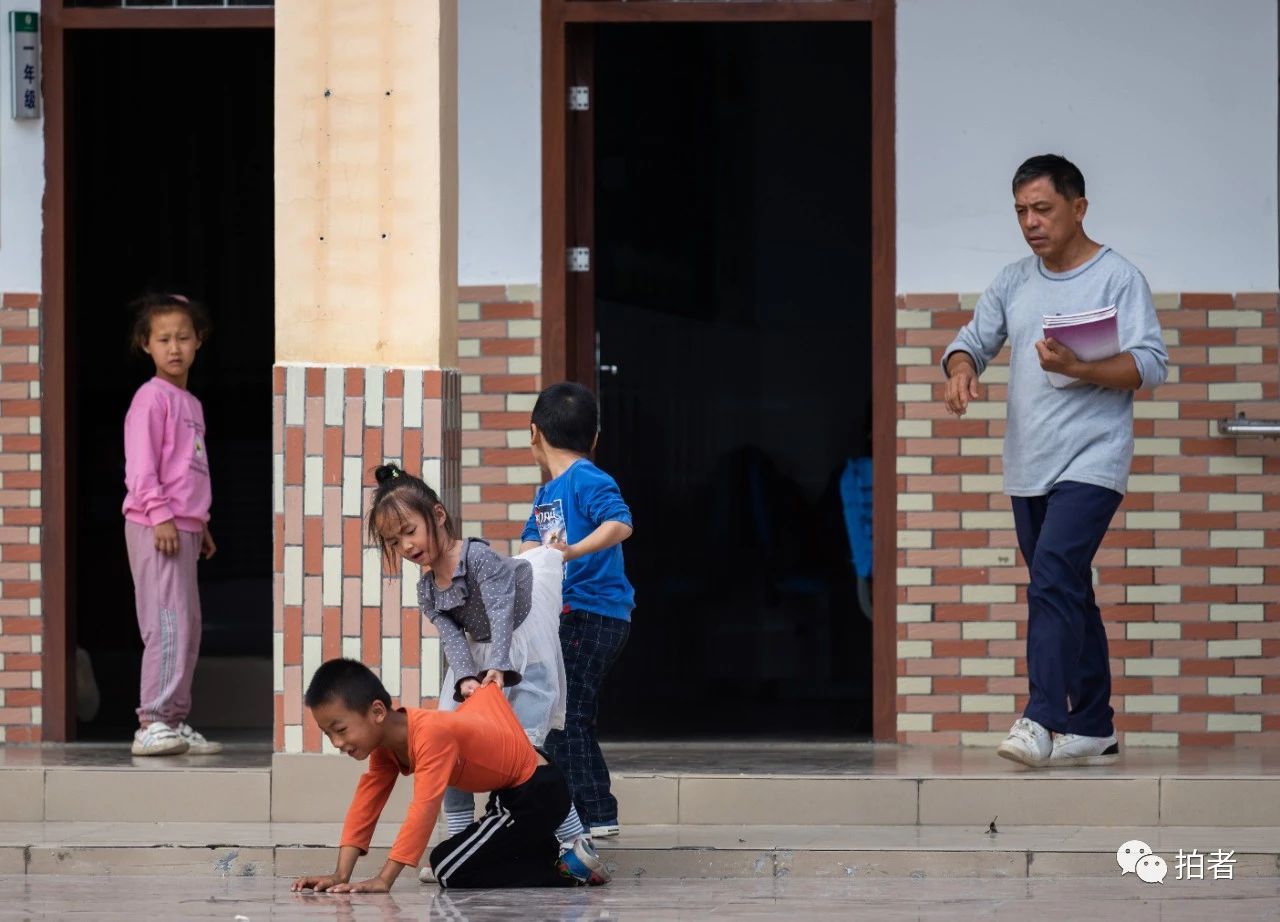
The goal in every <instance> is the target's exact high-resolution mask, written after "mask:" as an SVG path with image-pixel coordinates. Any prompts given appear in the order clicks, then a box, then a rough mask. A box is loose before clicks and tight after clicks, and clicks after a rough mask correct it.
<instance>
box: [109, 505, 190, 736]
mask: <svg viewBox="0 0 1280 922" xmlns="http://www.w3.org/2000/svg"><path fill="white" fill-rule="evenodd" d="M124 536H125V543H126V544H127V545H128V547H129V569H130V570H131V571H133V594H134V600H135V604H136V605H137V608H138V628H139V630H140V631H141V632H142V643H143V646H144V649H143V652H142V682H141V689H140V695H139V702H140V703H139V707H138V721H139V722H140V723H141V724H142V725H143V726H145V725H147V724H149V723H151V722H152V721H156V720H163V721H164V722H165V723H167V724H169V725H170V726H176V725H177V723H178V722H179V721H181V720H186V718H187V714H188V713H190V711H191V679H192V678H193V677H194V676H195V671H196V659H197V658H199V656H200V592H199V590H198V588H197V584H196V562H197V561H198V560H199V559H200V535H198V534H195V533H194V532H189V531H180V532H178V536H179V541H178V553H177V555H175V556H173V557H166V556H165V555H164V554H162V553H160V552H159V551H158V550H156V546H155V529H153V528H148V527H147V526H145V525H138V524H136V523H134V522H125V524H124Z"/></svg>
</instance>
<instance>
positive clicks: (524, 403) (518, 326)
mask: <svg viewBox="0 0 1280 922" xmlns="http://www.w3.org/2000/svg"><path fill="white" fill-rule="evenodd" d="M458 299H459V302H460V303H459V306H458V312H459V322H458V357H459V358H458V364H459V366H460V368H461V371H462V530H463V534H465V535H468V536H475V537H480V538H485V539H486V540H488V541H489V542H490V543H491V544H493V545H494V546H495V547H496V548H497V549H498V550H499V551H500V552H511V551H514V550H515V549H516V548H518V546H519V543H520V540H519V539H520V532H521V531H522V530H523V529H524V523H525V521H526V520H527V519H528V518H529V509H530V506H531V505H532V503H533V494H534V492H535V491H536V490H537V488H538V485H539V484H540V483H542V474H541V472H540V471H539V470H538V467H537V465H535V464H534V463H533V456H532V455H531V454H530V453H529V413H530V412H531V411H532V410H533V403H534V401H535V400H536V399H537V396H538V392H539V391H540V390H541V389H542V300H541V292H540V290H539V288H538V287H537V286H534V285H508V286H483V287H477V286H472V287H464V288H461V289H459V292H458Z"/></svg>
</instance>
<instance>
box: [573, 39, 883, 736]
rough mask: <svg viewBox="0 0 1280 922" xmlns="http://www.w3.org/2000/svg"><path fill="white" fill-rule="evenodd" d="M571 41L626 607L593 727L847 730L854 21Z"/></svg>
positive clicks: (858, 104) (864, 63)
mask: <svg viewBox="0 0 1280 922" xmlns="http://www.w3.org/2000/svg"><path fill="white" fill-rule="evenodd" d="M593 44H594V53H593V58H594V77H593V92H592V106H591V108H592V116H593V119H594V133H595V142H594V175H595V182H594V203H593V208H594V222H595V233H594V246H593V252H592V259H593V264H594V265H593V269H594V273H595V278H594V286H595V298H594V307H595V311H594V313H595V329H596V332H597V335H598V343H599V359H600V362H601V363H603V367H604V369H605V371H604V373H603V374H602V375H601V377H600V380H599V389H600V395H601V402H602V427H603V430H602V435H601V440H600V446H599V450H598V460H599V463H600V464H601V465H602V466H603V467H604V468H605V469H606V470H609V471H610V472H611V473H613V474H614V475H615V476H616V478H617V479H618V481H619V483H620V485H621V487H622V490H623V493H624V495H625V496H626V497H627V499H628V501H629V502H630V504H631V506H632V509H633V511H634V513H635V515H636V526H637V527H636V533H635V536H634V537H633V538H632V539H631V540H630V541H628V542H627V545H626V558H627V568H628V572H629V574H630V576H631V578H632V581H633V582H634V583H635V585H636V587H637V602H638V605H639V608H638V610H637V613H636V628H635V630H634V631H633V633H632V635H631V640H630V642H629V646H628V649H627V651H626V653H625V654H624V656H623V658H622V660H621V661H620V663H619V665H618V666H617V667H616V669H615V670H614V673H613V675H612V676H611V678H610V681H609V684H608V686H607V687H606V691H605V697H604V700H603V701H602V705H601V709H602V712H603V715H602V718H601V724H602V727H603V728H604V730H605V732H606V733H607V734H608V735H609V736H613V737H626V736H645V737H650V738H652V737H684V738H689V737H706V736H712V735H728V736H733V737H736V738H744V737H746V738H751V737H757V738H758V737H767V738H785V737H792V736H803V737H806V738H812V737H814V736H825V737H830V738H844V739H848V738H858V737H865V736H869V735H870V734H871V731H872V725H871V717H872V712H871V698H872V695H871V688H872V681H871V678H872V668H871V661H872V660H871V656H872V650H871V621H870V610H869V609H870V606H869V602H868V595H869V593H868V592H867V586H866V585H865V583H864V585H863V586H862V589H863V593H862V596H863V600H862V601H861V602H860V600H859V583H858V578H857V575H856V573H855V571H854V567H853V565H852V562H851V550H850V538H849V525H850V524H851V523H850V520H849V517H848V515H847V513H846V509H845V507H844V503H843V502H842V491H841V483H840V481H841V475H842V474H843V473H844V471H845V470H846V465H847V464H848V462H849V461H850V460H851V459H858V458H869V457H870V455H871V447H870V441H871V440H870V433H871V416H870V411H871V379H872V374H871V343H872V336H871V192H872V189H871V178H870V177H871V150H872V145H871V27H870V24H869V23H785V24H780V23H740V24H707V23H702V24H679V25H677V24H663V25H619V26H607V25H605V26H595V27H594V36H593ZM614 366H616V368H617V371H616V373H612V368H613V367H614Z"/></svg>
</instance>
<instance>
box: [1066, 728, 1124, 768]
mask: <svg viewBox="0 0 1280 922" xmlns="http://www.w3.org/2000/svg"><path fill="white" fill-rule="evenodd" d="M1119 761H1120V742H1119V741H1118V740H1117V739H1116V735H1115V734H1114V733H1112V734H1111V735H1110V736H1080V735H1079V734H1077V733H1062V734H1059V735H1058V736H1055V737H1054V738H1053V755H1051V756H1050V757H1049V767H1050V768H1053V767H1055V766H1058V765H1062V766H1067V765H1111V764H1113V763H1115V762H1119Z"/></svg>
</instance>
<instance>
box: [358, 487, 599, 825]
mask: <svg viewBox="0 0 1280 922" xmlns="http://www.w3.org/2000/svg"><path fill="white" fill-rule="evenodd" d="M375 476H376V477H377V480H378V487H377V490H376V491H375V492H374V495H373V502H372V504H371V506H370V510H369V536H370V538H371V539H372V540H373V541H374V542H375V543H376V544H377V545H378V546H379V547H380V548H381V549H382V553H383V555H384V557H385V558H386V560H387V562H388V564H394V562H395V560H396V558H403V559H404V560H408V561H410V562H412V563H415V564H417V565H418V566H419V567H421V568H422V570H423V573H422V578H421V579H420V580H419V581H418V606H419V608H421V610H422V614H423V616H424V617H426V618H427V620H429V621H430V622H431V624H432V625H433V626H434V627H435V629H436V633H437V634H438V635H439V637H440V644H441V646H442V647H443V648H444V654H445V662H446V663H447V664H448V668H447V669H446V671H445V676H444V684H443V687H442V688H441V689H440V702H439V707H440V710H442V711H447V710H452V709H453V708H455V707H457V705H458V704H459V703H460V702H462V701H463V700H465V699H466V698H468V697H470V695H471V694H472V692H474V691H475V690H476V689H477V688H480V687H481V686H483V685H489V684H494V685H497V686H498V687H499V688H501V689H503V692H504V694H505V695H506V696H507V700H508V701H510V702H511V709H512V710H513V711H514V712H515V714H516V717H517V718H518V719H519V721H520V725H521V726H522V727H524V729H525V732H526V733H527V734H528V735H529V740H530V742H532V743H533V745H534V746H541V745H542V743H543V740H545V739H546V736H547V733H548V732H550V731H551V730H553V729H562V728H563V727H564V707H565V677H564V658H563V655H562V653H561V650H560V609H561V596H560V586H561V583H562V582H563V579H564V558H563V556H562V555H561V554H560V552H559V551H556V550H553V549H552V548H549V547H539V548H535V549H533V550H531V551H526V552H525V553H524V554H521V555H520V556H519V557H515V558H512V557H504V556H503V555H501V554H499V553H497V552H496V551H495V550H494V549H493V548H491V547H490V546H489V544H488V543H487V542H486V541H483V540H481V539H479V538H466V539H463V538H459V537H458V534H457V529H456V528H455V526H454V523H453V519H452V517H451V516H450V515H449V513H448V511H447V510H446V509H445V507H444V504H443V503H442V502H441V501H440V497H439V496H438V495H437V494H436V492H435V491H434V490H432V489H431V488H430V487H429V486H427V485H426V483H424V482H423V481H422V480H420V479H419V478H417V477H414V476H413V475H412V474H407V473H405V472H404V471H402V470H401V469H400V468H398V467H396V466H395V465H394V464H388V465H384V466H382V467H379V468H378V469H377V471H376V472H375ZM444 810H445V819H446V822H447V824H448V830H449V835H451V836H452V835H455V834H457V833H458V832H461V831H462V830H463V829H465V828H466V827H467V826H468V825H469V824H470V823H471V822H472V821H473V820H474V818H475V800H474V797H473V796H472V795H471V794H470V793H467V792H465V791H460V790H457V789H455V788H449V789H447V790H446V791H445V798H444ZM557 834H558V835H559V836H560V841H561V842H563V843H572V842H573V841H575V840H576V839H578V838H580V837H582V836H583V829H582V823H581V821H580V820H579V819H578V812H577V810H576V809H575V808H574V807H572V806H571V807H570V808H569V816H568V817H567V818H566V819H565V822H564V824H563V825H562V826H561V828H560V830H558V833H557Z"/></svg>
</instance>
